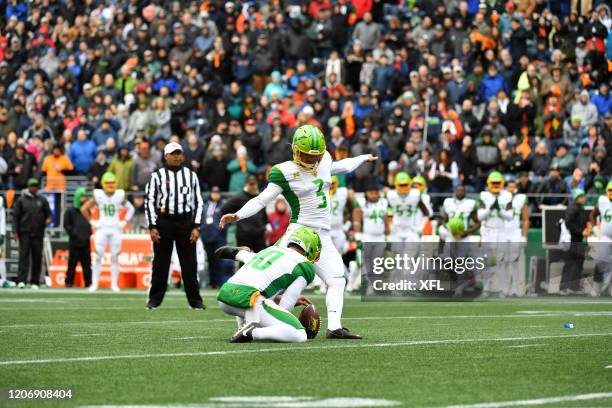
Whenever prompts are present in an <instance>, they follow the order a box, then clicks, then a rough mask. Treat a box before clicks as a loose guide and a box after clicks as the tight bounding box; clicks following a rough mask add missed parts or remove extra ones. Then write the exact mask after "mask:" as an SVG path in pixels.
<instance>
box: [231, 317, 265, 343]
mask: <svg viewBox="0 0 612 408" xmlns="http://www.w3.org/2000/svg"><path fill="white" fill-rule="evenodd" d="M257 327H259V325H258V324H257V323H254V322H251V323H249V324H245V325H244V326H242V327H241V328H240V329H239V330H238V331H237V332H236V334H234V335H233V336H232V338H231V339H230V343H250V342H252V341H253V330H254V329H256V328H257Z"/></svg>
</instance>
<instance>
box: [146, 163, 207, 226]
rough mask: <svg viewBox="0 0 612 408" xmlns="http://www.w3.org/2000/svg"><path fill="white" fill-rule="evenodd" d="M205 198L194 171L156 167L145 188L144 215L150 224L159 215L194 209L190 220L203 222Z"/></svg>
mask: <svg viewBox="0 0 612 408" xmlns="http://www.w3.org/2000/svg"><path fill="white" fill-rule="evenodd" d="M203 207H204V202H203V200H202V194H201V192H200V183H199V182H198V176H197V175H196V173H195V172H193V171H192V170H190V169H188V168H187V167H181V168H179V169H178V170H176V171H175V170H171V169H168V168H167V167H162V168H161V169H159V170H157V171H155V172H154V173H153V174H152V175H151V180H149V182H148V183H147V186H146V188H145V215H146V217H147V223H148V225H149V228H151V227H155V226H156V225H157V219H158V217H159V215H164V214H166V215H181V214H187V213H193V216H194V217H193V222H194V224H196V225H200V224H201V223H202V211H203Z"/></svg>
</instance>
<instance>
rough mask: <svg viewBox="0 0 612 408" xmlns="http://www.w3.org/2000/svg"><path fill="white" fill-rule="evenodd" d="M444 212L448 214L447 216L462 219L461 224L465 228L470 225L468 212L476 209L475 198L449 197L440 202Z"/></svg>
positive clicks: (470, 212)
mask: <svg viewBox="0 0 612 408" xmlns="http://www.w3.org/2000/svg"><path fill="white" fill-rule="evenodd" d="M442 207H444V212H445V213H446V215H448V218H449V219H451V218H460V219H462V220H463V226H464V228H465V230H467V229H468V228H469V227H470V214H472V211H474V210H476V209H477V207H476V200H473V199H471V198H463V200H459V199H458V198H457V197H451V198H447V199H445V200H444V203H443V204H442Z"/></svg>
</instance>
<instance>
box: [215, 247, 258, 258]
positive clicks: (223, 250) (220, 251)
mask: <svg viewBox="0 0 612 408" xmlns="http://www.w3.org/2000/svg"><path fill="white" fill-rule="evenodd" d="M250 250H251V249H250V248H249V247H245V246H241V247H236V246H230V245H227V246H222V247H219V248H217V249H216V250H215V256H216V257H217V258H221V259H232V260H236V255H238V252H240V251H250Z"/></svg>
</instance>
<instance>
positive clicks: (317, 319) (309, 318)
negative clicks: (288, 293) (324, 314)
mask: <svg viewBox="0 0 612 408" xmlns="http://www.w3.org/2000/svg"><path fill="white" fill-rule="evenodd" d="M299 319H300V323H302V326H304V329H306V336H307V337H308V338H309V339H314V338H315V337H316V336H317V333H318V332H319V328H320V327H321V315H320V314H319V312H317V309H316V308H315V305H313V304H310V305H308V306H306V307H305V308H304V309H302V313H300V317H299Z"/></svg>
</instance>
